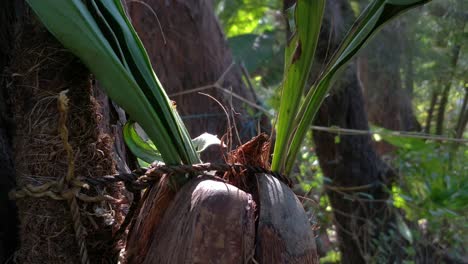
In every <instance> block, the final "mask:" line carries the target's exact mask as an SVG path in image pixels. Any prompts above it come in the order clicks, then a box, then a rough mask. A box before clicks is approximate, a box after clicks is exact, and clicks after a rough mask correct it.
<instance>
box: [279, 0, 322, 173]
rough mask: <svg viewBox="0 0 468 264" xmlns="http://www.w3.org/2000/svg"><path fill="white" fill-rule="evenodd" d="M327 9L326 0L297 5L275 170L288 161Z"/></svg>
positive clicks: (301, 1)
mask: <svg viewBox="0 0 468 264" xmlns="http://www.w3.org/2000/svg"><path fill="white" fill-rule="evenodd" d="M324 9H325V0H314V1H305V0H298V1H297V3H296V7H295V13H294V20H295V25H296V31H295V32H293V35H292V37H291V39H290V40H289V41H288V44H287V46H286V50H285V66H284V70H285V72H284V78H283V85H282V91H281V92H282V94H281V103H280V108H279V117H278V123H277V126H276V142H275V148H274V153H273V161H272V170H273V171H282V169H283V168H284V166H285V164H284V162H286V159H285V158H283V157H286V155H287V153H288V147H289V144H290V136H291V134H294V127H293V122H294V118H295V116H296V114H297V110H298V108H299V105H300V102H301V99H302V98H303V95H304V87H305V85H306V82H307V80H308V78H309V73H310V68H311V66H312V61H313V58H314V54H315V49H316V47H317V42H318V37H319V33H320V27H321V24H322V17H323V12H324Z"/></svg>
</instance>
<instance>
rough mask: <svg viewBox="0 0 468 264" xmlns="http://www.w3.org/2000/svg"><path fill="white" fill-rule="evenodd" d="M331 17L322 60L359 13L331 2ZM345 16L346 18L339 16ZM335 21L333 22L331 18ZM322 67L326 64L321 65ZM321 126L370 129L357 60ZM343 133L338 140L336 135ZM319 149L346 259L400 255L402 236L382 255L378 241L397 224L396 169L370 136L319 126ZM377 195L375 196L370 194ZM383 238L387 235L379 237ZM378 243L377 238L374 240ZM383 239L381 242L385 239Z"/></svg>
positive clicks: (340, 0)
mask: <svg viewBox="0 0 468 264" xmlns="http://www.w3.org/2000/svg"><path fill="white" fill-rule="evenodd" d="M327 12H328V13H327V14H330V15H328V16H327V17H328V18H329V19H325V24H324V26H323V27H322V28H323V29H322V33H321V34H322V35H323V36H324V37H325V36H329V33H330V30H332V34H333V35H332V36H333V37H332V38H331V39H332V41H331V43H329V42H327V40H328V38H326V37H325V38H322V40H325V41H323V42H320V43H319V50H318V53H317V59H318V60H319V61H320V62H321V63H323V62H324V60H325V58H326V57H327V55H326V54H325V51H327V50H330V52H333V50H334V49H336V47H337V43H339V42H338V41H339V39H340V38H342V37H343V34H344V33H345V32H346V30H347V28H348V27H349V25H350V21H352V18H353V16H354V15H353V13H352V11H351V8H350V6H349V3H348V1H347V0H334V1H328V5H327ZM336 17H338V18H341V19H342V20H341V22H342V23H337V22H336V21H340V20H337V19H335V18H336ZM331 21H333V23H332V22H331ZM316 67H318V68H320V67H321V66H320V64H319V65H317V66H316ZM314 123H315V125H319V126H338V127H342V128H350V129H359V130H368V129H369V125H368V122H367V115H366V111H365V103H364V97H363V94H362V91H361V87H360V82H359V80H358V78H357V73H356V65H355V64H354V63H352V64H351V65H350V66H349V67H348V68H347V70H346V71H345V72H344V73H343V75H342V77H341V78H340V80H339V81H338V82H337V83H335V85H334V87H333V89H332V91H331V93H330V96H328V97H327V99H326V100H325V101H324V103H323V105H322V107H321V108H320V111H319V113H318V115H317V117H316V120H315V122H314ZM336 136H339V138H340V140H339V142H338V143H337V142H336V141H335V137H336ZM313 137H314V142H315V144H316V153H317V156H318V158H319V162H320V166H321V168H322V170H323V172H324V175H325V176H326V177H328V178H330V179H331V182H330V183H327V184H326V185H325V188H326V193H327V195H328V197H329V199H330V203H331V205H332V208H333V215H334V223H335V226H336V228H337V234H338V239H339V248H340V251H341V254H342V255H341V261H342V263H365V262H367V261H371V260H374V261H377V263H379V261H378V260H377V259H376V258H375V257H382V258H383V259H385V258H384V257H387V260H389V263H390V262H391V261H392V259H393V260H396V259H398V258H399V257H400V256H401V254H402V252H401V249H400V248H401V244H403V243H404V241H401V240H400V239H399V238H398V236H395V237H394V238H393V240H391V241H390V242H389V244H388V245H386V246H388V248H390V249H391V250H392V252H387V254H388V255H387V256H383V254H382V252H381V253H380V256H379V255H378V254H377V251H376V250H377V248H376V247H375V246H373V245H372V240H375V239H382V238H383V236H385V235H388V234H389V233H388V231H389V230H390V229H392V225H393V224H394V223H395V218H394V213H393V210H394V209H393V208H392V206H391V205H390V204H389V203H388V198H389V194H388V192H387V191H386V190H385V188H386V186H388V183H390V182H391V180H392V178H393V177H394V173H393V171H392V169H391V168H390V167H389V166H388V165H387V164H385V163H384V162H383V161H382V160H381V159H380V157H379V155H378V154H377V153H376V151H375V149H374V147H373V143H372V140H371V137H370V136H369V135H336V134H332V133H328V132H320V131H314V133H313ZM370 197H372V198H370ZM379 241H382V240H379ZM374 243H375V241H374ZM379 243H381V242H379Z"/></svg>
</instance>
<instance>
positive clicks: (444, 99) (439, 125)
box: [436, 45, 461, 135]
mask: <svg viewBox="0 0 468 264" xmlns="http://www.w3.org/2000/svg"><path fill="white" fill-rule="evenodd" d="M460 50H461V46H460V45H456V46H455V47H453V50H452V58H451V62H450V65H449V67H450V68H449V73H448V75H447V77H448V78H447V80H446V84H445V86H444V89H443V90H442V95H441V97H440V101H439V107H438V109H437V120H436V135H442V133H443V132H444V119H445V109H446V108H447V103H448V97H449V93H450V89H451V88H452V81H453V80H452V79H453V76H454V74H455V70H456V68H457V64H458V58H459V56H460Z"/></svg>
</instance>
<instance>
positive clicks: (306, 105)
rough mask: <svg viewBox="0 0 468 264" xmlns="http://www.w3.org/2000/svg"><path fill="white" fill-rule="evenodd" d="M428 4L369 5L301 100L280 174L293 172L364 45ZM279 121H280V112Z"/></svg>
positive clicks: (386, 0)
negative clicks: (336, 85) (323, 108)
mask: <svg viewBox="0 0 468 264" xmlns="http://www.w3.org/2000/svg"><path fill="white" fill-rule="evenodd" d="M429 1H430V0H374V1H373V2H372V3H371V4H369V6H368V7H367V8H366V9H365V10H364V11H363V13H362V14H361V15H360V16H359V18H358V19H357V21H356V23H355V24H354V25H353V27H352V28H351V30H350V31H349V32H348V33H347V34H346V36H345V38H344V40H343V41H342V43H341V45H340V47H339V48H338V50H337V51H336V52H335V53H334V55H333V57H332V58H331V60H330V62H329V63H328V64H327V66H326V67H325V69H324V71H323V73H322V75H321V76H320V78H319V80H318V82H317V85H316V86H314V87H312V88H311V89H310V90H309V92H308V93H307V95H306V97H305V99H304V100H303V101H302V103H301V106H300V108H299V111H298V113H297V115H296V116H295V122H294V127H295V128H296V129H297V130H296V131H295V133H290V134H289V135H287V136H288V137H289V142H290V149H289V151H288V152H287V153H285V154H284V156H282V155H281V156H280V157H281V158H282V159H285V161H283V162H278V163H282V164H286V167H281V168H280V171H282V169H283V168H284V172H285V173H286V174H288V173H289V172H290V171H291V169H292V166H293V164H294V161H295V159H296V156H297V153H298V152H299V149H300V146H301V144H302V141H303V140H304V137H305V135H306V133H307V131H308V130H309V126H310V124H311V123H312V121H313V119H314V117H315V114H316V113H317V111H318V109H319V107H320V105H321V104H322V101H323V100H324V99H325V96H326V94H327V93H328V91H329V89H330V87H331V86H332V84H333V81H334V80H335V78H336V77H337V74H338V73H339V72H340V71H341V70H343V69H344V66H345V65H346V63H347V62H349V61H350V60H351V59H352V58H353V56H354V55H356V53H357V52H358V51H359V50H360V49H361V48H362V47H363V45H364V44H365V43H366V42H367V41H368V40H369V39H370V38H371V37H372V36H373V35H374V34H375V33H377V32H378V30H379V29H380V28H381V27H382V26H383V25H384V24H385V23H387V22H389V21H390V20H391V19H393V18H395V17H396V16H398V15H400V14H401V13H403V12H404V11H407V10H409V9H411V8H413V7H415V6H418V5H422V4H425V3H427V2H429ZM298 27H300V24H298ZM279 118H281V113H280V117H279ZM278 134H279V131H278ZM280 157H278V158H280Z"/></svg>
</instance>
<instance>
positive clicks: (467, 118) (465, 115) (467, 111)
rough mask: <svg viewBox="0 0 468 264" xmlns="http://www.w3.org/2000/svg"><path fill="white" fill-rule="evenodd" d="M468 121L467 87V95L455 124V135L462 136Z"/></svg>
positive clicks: (467, 89)
mask: <svg viewBox="0 0 468 264" xmlns="http://www.w3.org/2000/svg"><path fill="white" fill-rule="evenodd" d="M467 123H468V88H465V97H464V98H463V102H462V108H461V109H460V114H459V115H458V121H457V124H456V126H455V137H456V138H462V137H463V133H464V132H465V128H466V124H467Z"/></svg>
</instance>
